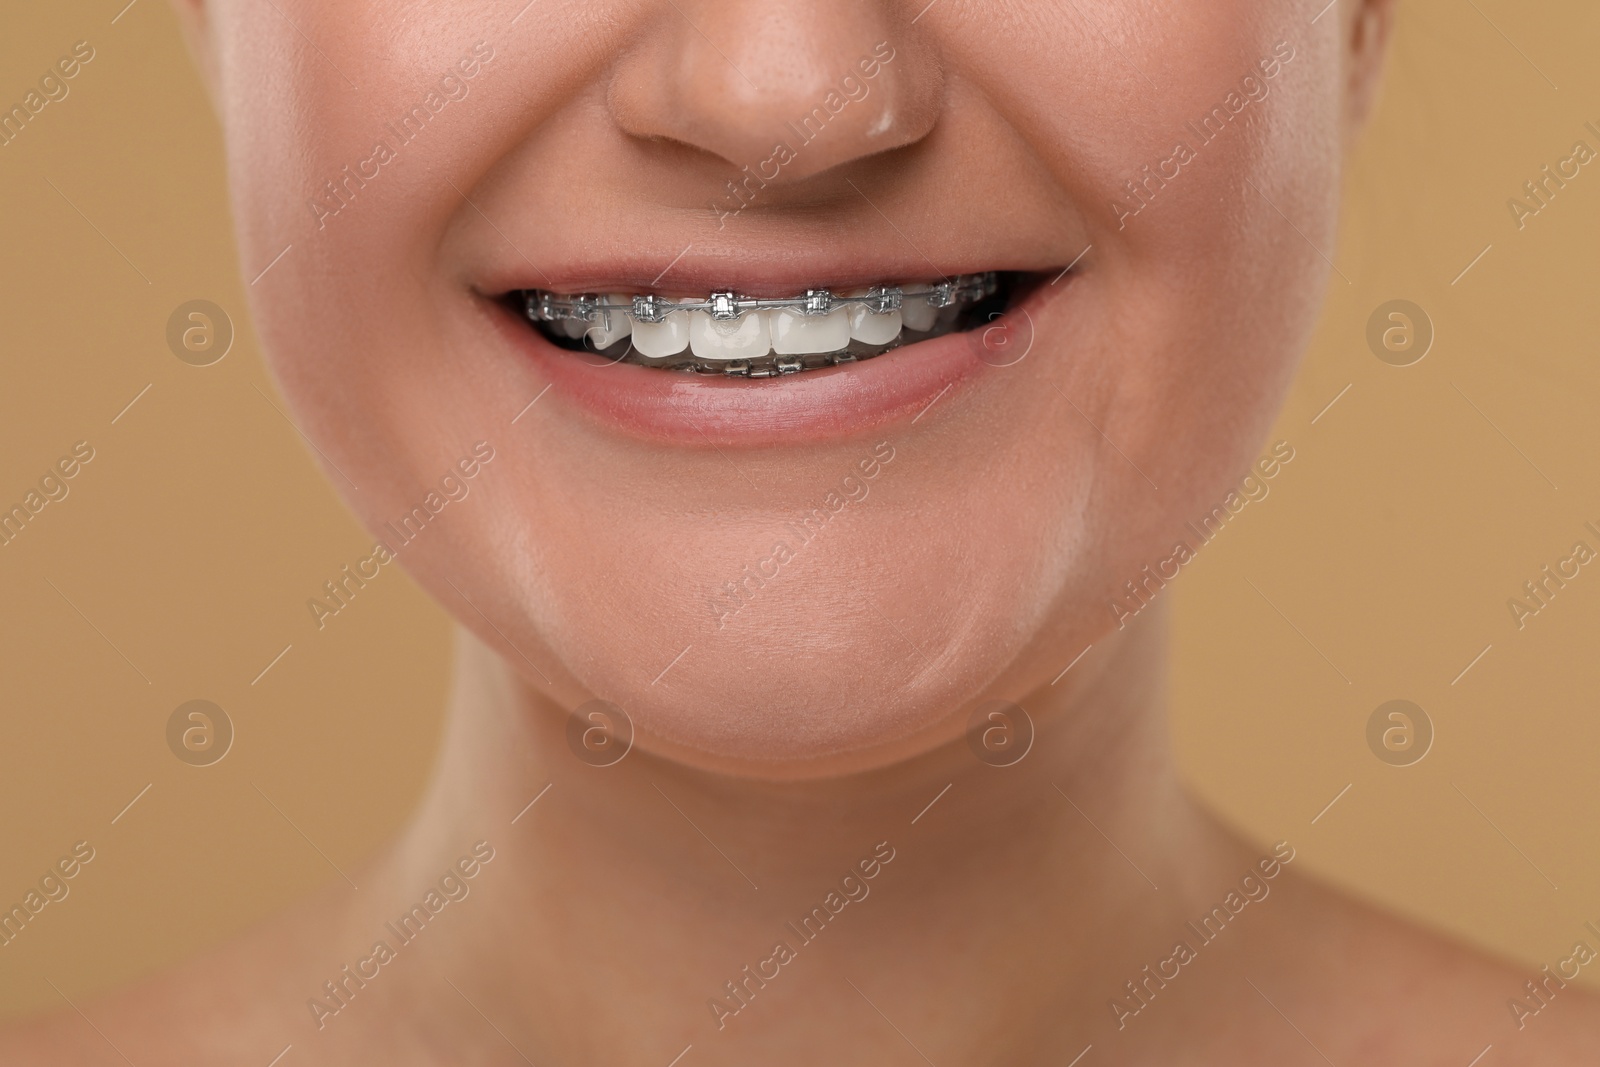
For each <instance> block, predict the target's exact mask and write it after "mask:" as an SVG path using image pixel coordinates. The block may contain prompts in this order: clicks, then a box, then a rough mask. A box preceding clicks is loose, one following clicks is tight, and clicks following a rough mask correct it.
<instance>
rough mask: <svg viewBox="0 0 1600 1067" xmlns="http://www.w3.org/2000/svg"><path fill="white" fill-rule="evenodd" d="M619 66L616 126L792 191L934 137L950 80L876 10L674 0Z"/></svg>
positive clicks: (757, 0)
mask: <svg viewBox="0 0 1600 1067" xmlns="http://www.w3.org/2000/svg"><path fill="white" fill-rule="evenodd" d="M641 33H643V34H644V35H645V39H644V40H643V41H641V42H640V43H639V44H638V45H637V46H636V47H634V48H631V49H629V51H628V52H627V53H626V54H625V55H624V57H623V59H622V60H621V62H620V63H619V64H618V65H617V66H616V67H615V68H614V71H613V75H612V81H611V85H610V87H609V92H608V100H609V106H610V110H611V114H612V118H613V120H614V121H615V122H616V123H617V125H618V127H619V128H621V129H622V130H623V131H624V132H625V133H628V134H630V135H632V136H634V137H637V138H640V139H643V140H661V139H665V140H669V141H676V142H679V143H681V144H686V145H689V146H691V147H694V148H697V149H700V150H701V151H704V152H707V153H709V154H711V155H713V156H717V157H720V158H721V159H723V160H726V161H727V162H728V163H730V164H732V165H733V166H734V167H736V168H740V167H749V168H751V169H752V170H755V171H757V172H759V173H761V177H762V179H763V180H764V181H766V182H768V183H792V182H797V181H801V180H803V179H805V178H808V177H811V176H812V175H815V174H819V173H821V172H823V171H826V170H830V169H832V168H834V167H838V166H840V165H841V164H845V163H848V162H850V161H851V160H854V159H859V158H863V157H865V156H870V155H877V154H879V153H882V152H886V151H890V150H892V149H895V148H902V147H904V146H906V145H910V144H913V143H915V142H917V141H920V140H921V139H922V138H924V137H926V136H927V135H928V133H929V131H930V130H932V128H933V126H934V124H935V122H936V121H937V120H938V114H939V107H940V96H941V91H942V79H941V76H940V71H939V67H938V65H937V63H935V62H933V60H932V59H931V57H930V56H929V54H928V53H927V52H926V50H924V49H922V48H920V47H919V46H917V45H916V44H914V43H913V42H912V41H910V40H908V39H907V38H906V36H905V34H904V33H901V32H897V31H896V30H895V28H894V26H893V24H892V22H891V20H890V19H889V18H888V17H887V15H886V13H885V12H883V11H881V10H880V9H879V8H878V6H877V5H876V4H875V3H874V2H873V0H865V2H863V0H854V2H848V0H846V2H836V0H825V2H821V3H818V2H810V3H802V2H797V0H765V2H762V0H738V2H731V3H730V2H727V0H720V2H719V0H668V2H667V3H666V4H664V5H663V6H662V10H661V11H659V12H657V13H656V14H655V17H653V18H651V19H650V20H649V22H648V23H647V24H646V27H645V28H644V29H642V30H641Z"/></svg>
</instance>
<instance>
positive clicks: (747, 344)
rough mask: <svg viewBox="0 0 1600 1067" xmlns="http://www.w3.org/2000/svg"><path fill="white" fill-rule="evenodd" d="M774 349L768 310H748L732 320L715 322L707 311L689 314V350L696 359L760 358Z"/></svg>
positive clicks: (716, 320) (717, 320)
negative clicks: (771, 348)
mask: <svg viewBox="0 0 1600 1067" xmlns="http://www.w3.org/2000/svg"><path fill="white" fill-rule="evenodd" d="M770 347H771V345H770V330H769V327H768V321H767V313H766V312H764V311H747V312H745V313H744V314H743V315H741V316H739V317H738V318H737V319H731V320H729V319H713V318H712V317H711V316H710V315H708V314H706V313H705V312H704V311H691V312H689V348H690V349H691V350H692V351H693V352H694V355H695V358H696V359H705V360H720V361H729V360H736V359H760V358H761V357H762V356H765V355H766V354H767V351H768V349H769V348H770Z"/></svg>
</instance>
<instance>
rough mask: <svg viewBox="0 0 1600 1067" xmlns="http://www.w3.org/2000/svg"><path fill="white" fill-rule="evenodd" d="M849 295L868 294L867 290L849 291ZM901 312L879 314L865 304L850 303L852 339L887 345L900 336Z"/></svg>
mask: <svg viewBox="0 0 1600 1067" xmlns="http://www.w3.org/2000/svg"><path fill="white" fill-rule="evenodd" d="M845 295H847V296H866V295H867V290H865V289H862V290H861V291H860V292H855V293H847V294H845ZM900 325H901V319H900V312H899V311H898V310H895V311H891V312H889V313H888V314H886V315H878V314H875V313H873V312H872V311H870V310H868V309H867V307H866V306H865V305H863V304H851V305H850V339H851V340H853V341H860V342H861V343H862V344H867V345H886V344H889V343H890V342H891V341H893V340H894V339H895V338H896V337H899V336H900Z"/></svg>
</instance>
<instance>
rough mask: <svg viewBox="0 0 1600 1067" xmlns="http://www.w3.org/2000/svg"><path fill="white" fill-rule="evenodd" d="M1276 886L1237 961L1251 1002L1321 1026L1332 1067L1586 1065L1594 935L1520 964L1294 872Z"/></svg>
mask: <svg viewBox="0 0 1600 1067" xmlns="http://www.w3.org/2000/svg"><path fill="white" fill-rule="evenodd" d="M1279 888H1280V889H1281V890H1282V891H1283V892H1282V896H1283V900H1282V902H1281V906H1280V907H1278V908H1276V909H1274V908H1271V907H1264V908H1263V909H1262V911H1263V912H1264V914H1263V915H1262V919H1263V920H1264V921H1263V922H1261V923H1260V924H1258V925H1257V926H1256V927H1255V928H1254V929H1252V930H1250V931H1249V932H1248V934H1247V938H1248V943H1247V944H1246V945H1244V946H1241V947H1242V948H1243V950H1244V951H1243V952H1241V953H1240V954H1239V956H1238V957H1237V958H1238V959H1239V961H1240V962H1241V963H1242V964H1243V965H1244V966H1247V967H1258V968H1259V969H1260V974H1261V975H1262V977H1261V978H1260V979H1259V980H1257V984H1258V985H1260V990H1261V992H1260V994H1259V995H1260V997H1261V999H1263V1000H1265V999H1268V998H1271V1000H1272V1001H1273V1003H1272V1004H1271V1008H1272V1010H1273V1011H1274V1013H1275V1014H1277V1015H1279V1016H1281V1017H1282V1020H1283V1021H1284V1022H1287V1021H1288V1020H1290V1019H1293V1020H1294V1022H1295V1024H1296V1025H1297V1026H1300V1027H1301V1028H1305V1025H1306V1024H1304V1023H1302V1022H1301V1020H1302V1019H1309V1020H1311V1022H1312V1025H1316V1026H1318V1027H1321V1028H1322V1032H1323V1033H1324V1034H1325V1035H1326V1037H1325V1041H1326V1044H1325V1045H1322V1050H1323V1051H1324V1052H1325V1053H1326V1054H1327V1055H1329V1056H1330V1057H1332V1059H1333V1060H1334V1062H1365V1063H1397V1064H1398V1063H1404V1064H1408V1065H1416V1064H1435V1063H1438V1064H1441V1065H1444V1064H1450V1065H1454V1067H1465V1065H1466V1064H1468V1063H1473V1062H1478V1061H1477V1060H1475V1057H1479V1056H1482V1057H1483V1059H1482V1062H1483V1063H1484V1064H1485V1065H1486V1067H1487V1065H1488V1064H1490V1063H1492V1064H1494V1065H1495V1067H1503V1065H1507V1064H1529V1065H1534V1064H1537V1065H1540V1067H1561V1065H1565V1064H1574V1065H1577V1064H1593V1063H1594V1062H1596V1055H1597V1049H1596V1044H1597V1042H1600V996H1597V995H1596V994H1595V993H1593V992H1591V991H1590V990H1589V989H1587V988H1585V985H1584V984H1583V983H1592V982H1593V981H1595V980H1596V979H1597V978H1600V934H1597V933H1596V932H1595V930H1594V929H1591V928H1589V927H1588V926H1586V925H1584V924H1581V923H1580V924H1578V925H1577V926H1576V927H1575V928H1574V930H1573V932H1572V939H1571V944H1570V945H1569V947H1567V948H1566V949H1565V950H1563V951H1562V952H1561V953H1560V954H1559V955H1558V956H1557V957H1556V958H1553V959H1550V960H1545V961H1541V962H1540V963H1539V964H1535V965H1527V964H1518V963H1514V962H1511V961H1507V960H1501V959H1497V958H1495V957H1493V956H1491V955H1488V954H1486V953H1484V952H1481V951H1478V950H1475V949H1473V948H1472V947H1470V946H1468V945H1466V944H1463V943H1460V942H1458V941H1455V940H1452V939H1451V938H1449V937H1448V936H1445V935H1442V934H1438V933H1435V932H1433V931H1431V930H1428V929H1426V928H1425V927H1422V926H1420V925H1417V924H1415V923H1411V922H1407V921H1406V920H1404V919H1402V918H1400V917H1397V916H1394V915H1391V914H1389V913H1387V912H1384V911H1382V910H1380V909H1378V908H1376V907H1372V906H1369V905H1367V904H1365V903H1362V902H1360V901H1358V900H1356V899H1354V898H1352V897H1349V896H1347V895H1344V894H1343V893H1340V892H1338V891H1337V890H1334V889H1332V888H1330V887H1328V886H1325V885H1323V884H1321V883H1319V882H1316V881H1314V880H1312V879H1310V878H1307V877H1304V876H1303V875H1299V874H1297V875H1294V876H1292V877H1289V878H1286V879H1284V881H1283V883H1282V884H1281V885H1280V887H1279ZM1594 926H1596V927H1600V923H1595V924H1594ZM1274 994H1276V995H1274ZM1308 1033H1309V1031H1308ZM1319 1044H1320V1043H1319ZM1336 1049H1337V1050H1339V1051H1341V1052H1343V1053H1344V1057H1345V1058H1344V1059H1343V1060H1341V1057H1340V1056H1339V1055H1337V1054H1335V1051H1334V1050H1336ZM1490 1049H1492V1052H1491V1053H1490V1054H1489V1055H1484V1053H1485V1050H1490ZM1490 1056H1492V1057H1493V1058H1492V1060H1491V1059H1490Z"/></svg>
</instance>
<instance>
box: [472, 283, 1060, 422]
mask: <svg viewBox="0 0 1600 1067" xmlns="http://www.w3.org/2000/svg"><path fill="white" fill-rule="evenodd" d="M1062 281H1063V284H1061V285H1059V286H1054V287H1045V288H1041V289H1039V290H1036V291H1035V292H1033V293H1032V294H1030V295H1029V296H1028V298H1027V300H1026V301H1025V302H1024V303H1023V304H1022V305H1020V306H1019V307H1018V308H1016V309H1013V310H1012V311H1011V312H1008V313H1007V316H1006V318H1008V319H1010V318H1013V317H1014V316H1015V317H1019V320H1020V316H1021V313H1022V312H1023V311H1026V312H1028V313H1029V315H1030V320H1029V321H1031V315H1032V314H1033V313H1035V312H1036V310H1037V305H1038V304H1040V303H1041V302H1043V301H1044V300H1045V299H1047V298H1052V299H1053V298H1054V297H1056V296H1059V295H1060V294H1061V293H1062V292H1063V291H1065V290H1067V289H1070V288H1071V286H1070V285H1068V284H1066V282H1067V281H1069V279H1063V280H1062ZM492 308H493V315H492V317H493V319H494V321H495V325H496V328H497V329H499V330H500V332H501V334H502V335H503V336H504V337H505V338H506V340H507V341H508V342H509V343H510V344H511V345H512V346H513V347H514V348H516V349H517V350H519V351H520V352H521V353H523V355H524V356H525V357H526V358H528V359H530V360H532V362H533V364H534V367H535V368H536V369H537V371H538V372H539V374H540V376H541V377H543V378H545V379H546V380H547V381H548V382H549V383H550V386H551V392H552V393H553V394H554V396H555V397H559V398H560V399H561V400H563V401H565V402H567V403H570V404H571V405H572V406H573V407H574V408H576V409H577V410H579V411H581V412H582V413H583V414H585V415H587V416H588V417H589V418H591V419H593V420H594V421H597V422H599V423H601V424H603V425H606V426H609V427H612V428H615V429H618V430H621V431H623V432H625V433H628V434H630V435H632V436H636V437H643V438H646V439H650V440H654V441H659V442H662V443H670V444H683V445H699V446H704V445H707V444H710V445H714V446H718V447H722V446H734V447H757V446H762V445H781V444H794V443H800V442H816V441H819V440H826V439H830V438H838V437H846V436H850V435H854V434H858V433H863V432H865V431H867V430H870V429H874V428H877V427H881V426H884V425H887V424H890V423H895V422H901V421H905V422H910V421H914V420H916V419H918V418H919V417H920V416H921V414H922V413H923V412H925V411H928V410H930V409H931V408H932V407H933V406H934V405H935V404H944V403H949V402H950V401H951V399H952V395H951V394H953V393H955V392H957V391H958V390H961V389H963V388H964V387H967V386H969V385H972V384H974V383H976V382H977V381H981V380H982V378H983V374H982V373H981V372H983V371H995V370H996V366H995V364H997V363H1000V362H1002V360H1001V359H1000V358H999V357H997V356H996V355H994V354H992V353H990V352H988V351H986V350H985V349H984V347H983V337H984V334H985V331H984V330H982V329H978V330H970V331H967V332H964V333H954V334H946V335H945V336H943V337H937V338H934V339H933V340H931V341H922V342H919V343H917V344H914V345H907V346H905V347H903V348H897V349H893V350H892V351H889V352H886V353H884V354H883V355H881V356H877V357H875V358H873V359H869V360H863V361H861V362H859V363H854V364H848V365H845V366H840V367H830V368H828V369H826V370H818V371H806V372H803V373H801V374H796V375H789V376H784V377H778V378H766V379H759V380H754V381H752V380H748V379H743V380H741V379H723V378H717V377H714V376H712V375H704V374H690V373H680V372H676V371H664V370H658V369H655V368H651V367H640V366H634V365H631V364H626V363H618V364H603V365H599V366H596V365H593V364H592V363H591V362H590V360H592V359H594V358H595V357H592V356H591V357H590V360H586V359H585V358H584V357H583V355H582V354H581V353H574V352H571V351H568V350H566V349H562V348H557V347H556V346H555V345H553V344H551V343H549V342H548V341H546V340H545V339H544V338H543V337H542V336H541V335H540V334H539V333H538V331H537V330H534V329H533V328H531V326H530V325H529V324H528V323H527V322H525V321H522V320H520V319H519V318H518V316H517V315H516V313H515V312H514V311H512V310H511V309H509V308H507V307H505V306H504V305H502V304H499V303H494V304H493V305H492ZM1023 328H1024V329H1027V327H1023Z"/></svg>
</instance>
